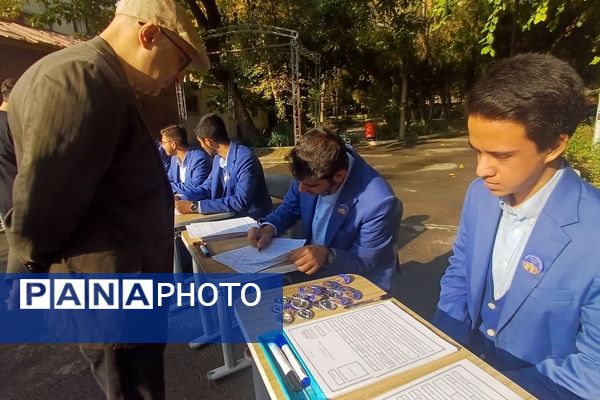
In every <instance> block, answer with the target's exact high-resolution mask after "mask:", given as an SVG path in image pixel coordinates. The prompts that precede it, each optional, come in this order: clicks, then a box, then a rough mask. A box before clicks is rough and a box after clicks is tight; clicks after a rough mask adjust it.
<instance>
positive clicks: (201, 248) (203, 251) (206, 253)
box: [197, 242, 211, 257]
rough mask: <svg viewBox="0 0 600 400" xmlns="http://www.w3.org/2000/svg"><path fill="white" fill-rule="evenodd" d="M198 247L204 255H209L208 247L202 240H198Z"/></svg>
mask: <svg viewBox="0 0 600 400" xmlns="http://www.w3.org/2000/svg"><path fill="white" fill-rule="evenodd" d="M197 244H198V247H199V248H200V251H201V252H202V254H204V256H205V257H210V256H211V254H210V251H209V250H208V247H206V245H205V244H204V242H198V243H197Z"/></svg>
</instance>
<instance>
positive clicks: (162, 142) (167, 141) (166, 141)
mask: <svg viewBox="0 0 600 400" xmlns="http://www.w3.org/2000/svg"><path fill="white" fill-rule="evenodd" d="M171 142H172V140H165V141H162V140H161V141H159V143H160V144H167V143H171Z"/></svg>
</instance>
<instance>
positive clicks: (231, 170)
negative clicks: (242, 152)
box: [225, 142, 238, 196]
mask: <svg viewBox="0 0 600 400" xmlns="http://www.w3.org/2000/svg"><path fill="white" fill-rule="evenodd" d="M237 148H238V145H237V144H236V143H234V142H231V147H230V148H229V154H227V165H226V166H225V169H226V171H227V174H229V178H228V181H227V182H229V179H232V178H233V179H237V178H235V176H234V175H235V162H236V160H237ZM225 192H226V196H231V195H233V192H232V185H229V184H228V183H225Z"/></svg>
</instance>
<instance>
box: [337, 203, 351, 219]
mask: <svg viewBox="0 0 600 400" xmlns="http://www.w3.org/2000/svg"><path fill="white" fill-rule="evenodd" d="M349 211H350V207H348V205H346V204H344V203H342V204H340V205H339V206H338V207H337V213H338V214H340V215H341V216H342V217H345V216H346V215H348V212H349Z"/></svg>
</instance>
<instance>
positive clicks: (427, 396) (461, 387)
mask: <svg viewBox="0 0 600 400" xmlns="http://www.w3.org/2000/svg"><path fill="white" fill-rule="evenodd" d="M460 399H477V400H501V399H505V400H517V399H521V397H520V396H518V395H517V394H516V393H514V392H513V391H512V390H510V389H509V388H508V387H506V386H505V385H504V384H502V383H501V382H500V381H498V380H497V379H495V378H494V377H492V376H491V375H489V374H488V373H487V372H485V371H484V370H482V369H481V368H479V367H478V366H476V365H475V364H473V363H472V362H470V361H469V360H460V361H458V362H456V363H454V364H452V365H449V366H447V367H444V368H440V369H439V370H437V371H434V372H432V373H431V374H428V375H425V376H424V377H422V378H419V379H417V380H415V381H412V382H410V383H407V384H406V385H403V386H400V387H398V388H396V389H394V390H392V391H390V392H388V393H385V394H384V395H382V396H379V397H377V398H376V399H375V400H460Z"/></svg>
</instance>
